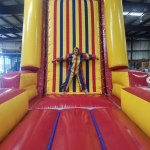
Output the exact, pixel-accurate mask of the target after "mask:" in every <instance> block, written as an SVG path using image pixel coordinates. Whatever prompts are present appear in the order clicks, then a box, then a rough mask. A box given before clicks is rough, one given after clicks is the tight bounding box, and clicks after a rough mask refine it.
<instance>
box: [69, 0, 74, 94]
mask: <svg viewBox="0 0 150 150" xmlns="http://www.w3.org/2000/svg"><path fill="white" fill-rule="evenodd" d="M72 15H73V14H72V1H69V53H72V51H73V24H72V22H73V18H72ZM69 92H73V81H72V82H71V83H70V86H69Z"/></svg>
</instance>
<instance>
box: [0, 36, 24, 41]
mask: <svg viewBox="0 0 150 150" xmlns="http://www.w3.org/2000/svg"><path fill="white" fill-rule="evenodd" d="M21 39H22V37H13V38H1V37H0V40H1V41H10V40H11V41H12V40H21Z"/></svg>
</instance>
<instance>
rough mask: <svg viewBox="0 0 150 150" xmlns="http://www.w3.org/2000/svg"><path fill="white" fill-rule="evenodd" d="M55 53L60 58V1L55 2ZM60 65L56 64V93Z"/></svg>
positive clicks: (57, 90)
mask: <svg viewBox="0 0 150 150" xmlns="http://www.w3.org/2000/svg"><path fill="white" fill-rule="evenodd" d="M56 30H57V39H56V40H57V41H56V42H57V46H56V49H57V52H56V58H58V57H60V1H57V29H56ZM59 74H60V63H56V90H55V91H56V92H57V93H58V92H59V80H60V78H59V77H60V75H59Z"/></svg>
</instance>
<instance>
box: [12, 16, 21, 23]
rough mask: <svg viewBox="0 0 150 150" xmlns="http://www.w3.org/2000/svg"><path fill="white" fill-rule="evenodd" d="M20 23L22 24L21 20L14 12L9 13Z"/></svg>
mask: <svg viewBox="0 0 150 150" xmlns="http://www.w3.org/2000/svg"><path fill="white" fill-rule="evenodd" d="M11 15H12V16H13V17H14V18H15V19H16V20H17V21H18V22H20V24H23V21H22V20H21V19H20V18H19V17H18V16H17V15H15V14H11Z"/></svg>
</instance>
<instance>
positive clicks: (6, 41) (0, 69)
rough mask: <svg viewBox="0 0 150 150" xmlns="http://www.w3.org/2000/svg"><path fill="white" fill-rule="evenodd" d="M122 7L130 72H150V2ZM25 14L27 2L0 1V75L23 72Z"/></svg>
mask: <svg viewBox="0 0 150 150" xmlns="http://www.w3.org/2000/svg"><path fill="white" fill-rule="evenodd" d="M122 4H123V15H124V24H125V33H126V43H127V54H128V60H129V68H130V69H138V70H140V71H146V72H150V63H149V61H150V0H123V1H122ZM23 14H24V0H0V75H2V74H5V73H9V72H12V71H18V70H20V58H21V49H22V31H23V16H24V15H23ZM145 69H146V70H145Z"/></svg>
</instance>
